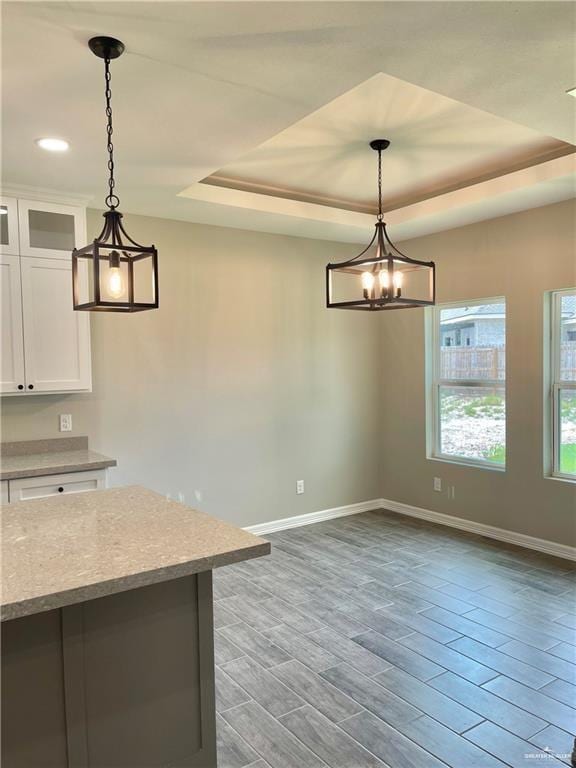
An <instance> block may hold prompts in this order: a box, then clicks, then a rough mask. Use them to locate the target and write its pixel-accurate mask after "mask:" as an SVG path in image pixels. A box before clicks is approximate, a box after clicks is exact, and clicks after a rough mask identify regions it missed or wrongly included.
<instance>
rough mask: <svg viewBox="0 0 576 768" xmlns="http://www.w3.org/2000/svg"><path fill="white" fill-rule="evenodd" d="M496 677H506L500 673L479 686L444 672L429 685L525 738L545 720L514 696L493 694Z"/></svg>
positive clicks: (495, 689) (542, 725) (500, 678)
mask: <svg viewBox="0 0 576 768" xmlns="http://www.w3.org/2000/svg"><path fill="white" fill-rule="evenodd" d="M500 680H506V678H505V677H503V676H501V675H500V676H499V677H496V678H494V680H490V681H489V682H488V683H485V684H484V685H483V686H482V687H478V686H476V685H472V683H469V682H468V681H467V680H464V679H463V678H461V677H458V676H457V675H454V674H452V672H446V674H445V675H441V676H440V677H436V678H434V680H431V681H430V685H431V686H432V687H433V688H435V689H436V690H437V691H441V692H442V693H444V694H445V695H446V696H449V697H450V698H452V699H454V700H455V701H459V702H460V703H461V704H462V705H463V706H465V707H467V708H469V709H471V710H472V711H473V712H477V713H478V714H479V715H481V716H482V717H483V718H485V719H486V720H490V721H492V722H493V723H497V724H498V723H499V724H501V725H502V726H504V727H505V728H506V730H508V731H510V732H511V733H513V734H514V735H515V736H519V737H520V738H521V739H528V738H530V736H533V735H534V734H535V733H538V731H540V730H542V728H544V727H545V726H546V722H545V721H544V720H542V719H541V718H539V717H537V716H536V715H535V714H530V712H528V711H526V710H525V709H524V708H522V707H521V706H520V703H519V701H518V699H517V697H515V696H510V697H507V698H506V699H504V698H503V697H501V696H500V695H496V693H497V692H498V693H499V691H498V688H499V686H498V681H500ZM510 682H514V681H512V680H511V681H510ZM514 685H520V683H514ZM522 688H524V686H522ZM525 690H526V691H529V692H530V694H531V695H532V696H535V695H536V692H535V691H534V690H533V689H532V688H525ZM548 716H549V712H547V713H546V717H547V718H548Z"/></svg>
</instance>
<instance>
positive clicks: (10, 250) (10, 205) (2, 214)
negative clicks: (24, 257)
mask: <svg viewBox="0 0 576 768" xmlns="http://www.w3.org/2000/svg"><path fill="white" fill-rule="evenodd" d="M0 253H7V254H10V255H11V256H17V255H18V253H19V250H18V203H17V201H16V199H15V198H14V197H0Z"/></svg>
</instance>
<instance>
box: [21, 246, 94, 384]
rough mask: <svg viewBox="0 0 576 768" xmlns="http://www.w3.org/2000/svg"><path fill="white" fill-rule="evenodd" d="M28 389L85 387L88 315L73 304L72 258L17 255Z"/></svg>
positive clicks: (87, 380) (88, 379) (89, 379)
mask: <svg viewBox="0 0 576 768" xmlns="http://www.w3.org/2000/svg"><path fill="white" fill-rule="evenodd" d="M21 272H22V305H23V313H22V314H23V318H24V350H25V364H26V391H27V392H66V391H71V390H72V391H78V390H84V391H86V390H90V389H91V386H92V376H91V365H90V317H89V314H88V313H87V312H75V311H74V310H73V308H72V260H71V259H67V260H66V261H62V260H60V259H46V258H40V259H32V258H27V257H22V259H21Z"/></svg>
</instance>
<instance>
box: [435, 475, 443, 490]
mask: <svg viewBox="0 0 576 768" xmlns="http://www.w3.org/2000/svg"><path fill="white" fill-rule="evenodd" d="M434 490H435V491H441V490H442V478H441V477H435V478H434Z"/></svg>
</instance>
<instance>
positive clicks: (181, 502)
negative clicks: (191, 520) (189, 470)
mask: <svg viewBox="0 0 576 768" xmlns="http://www.w3.org/2000/svg"><path fill="white" fill-rule="evenodd" d="M178 501H179V502H180V504H184V494H183V493H182V491H178Z"/></svg>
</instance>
